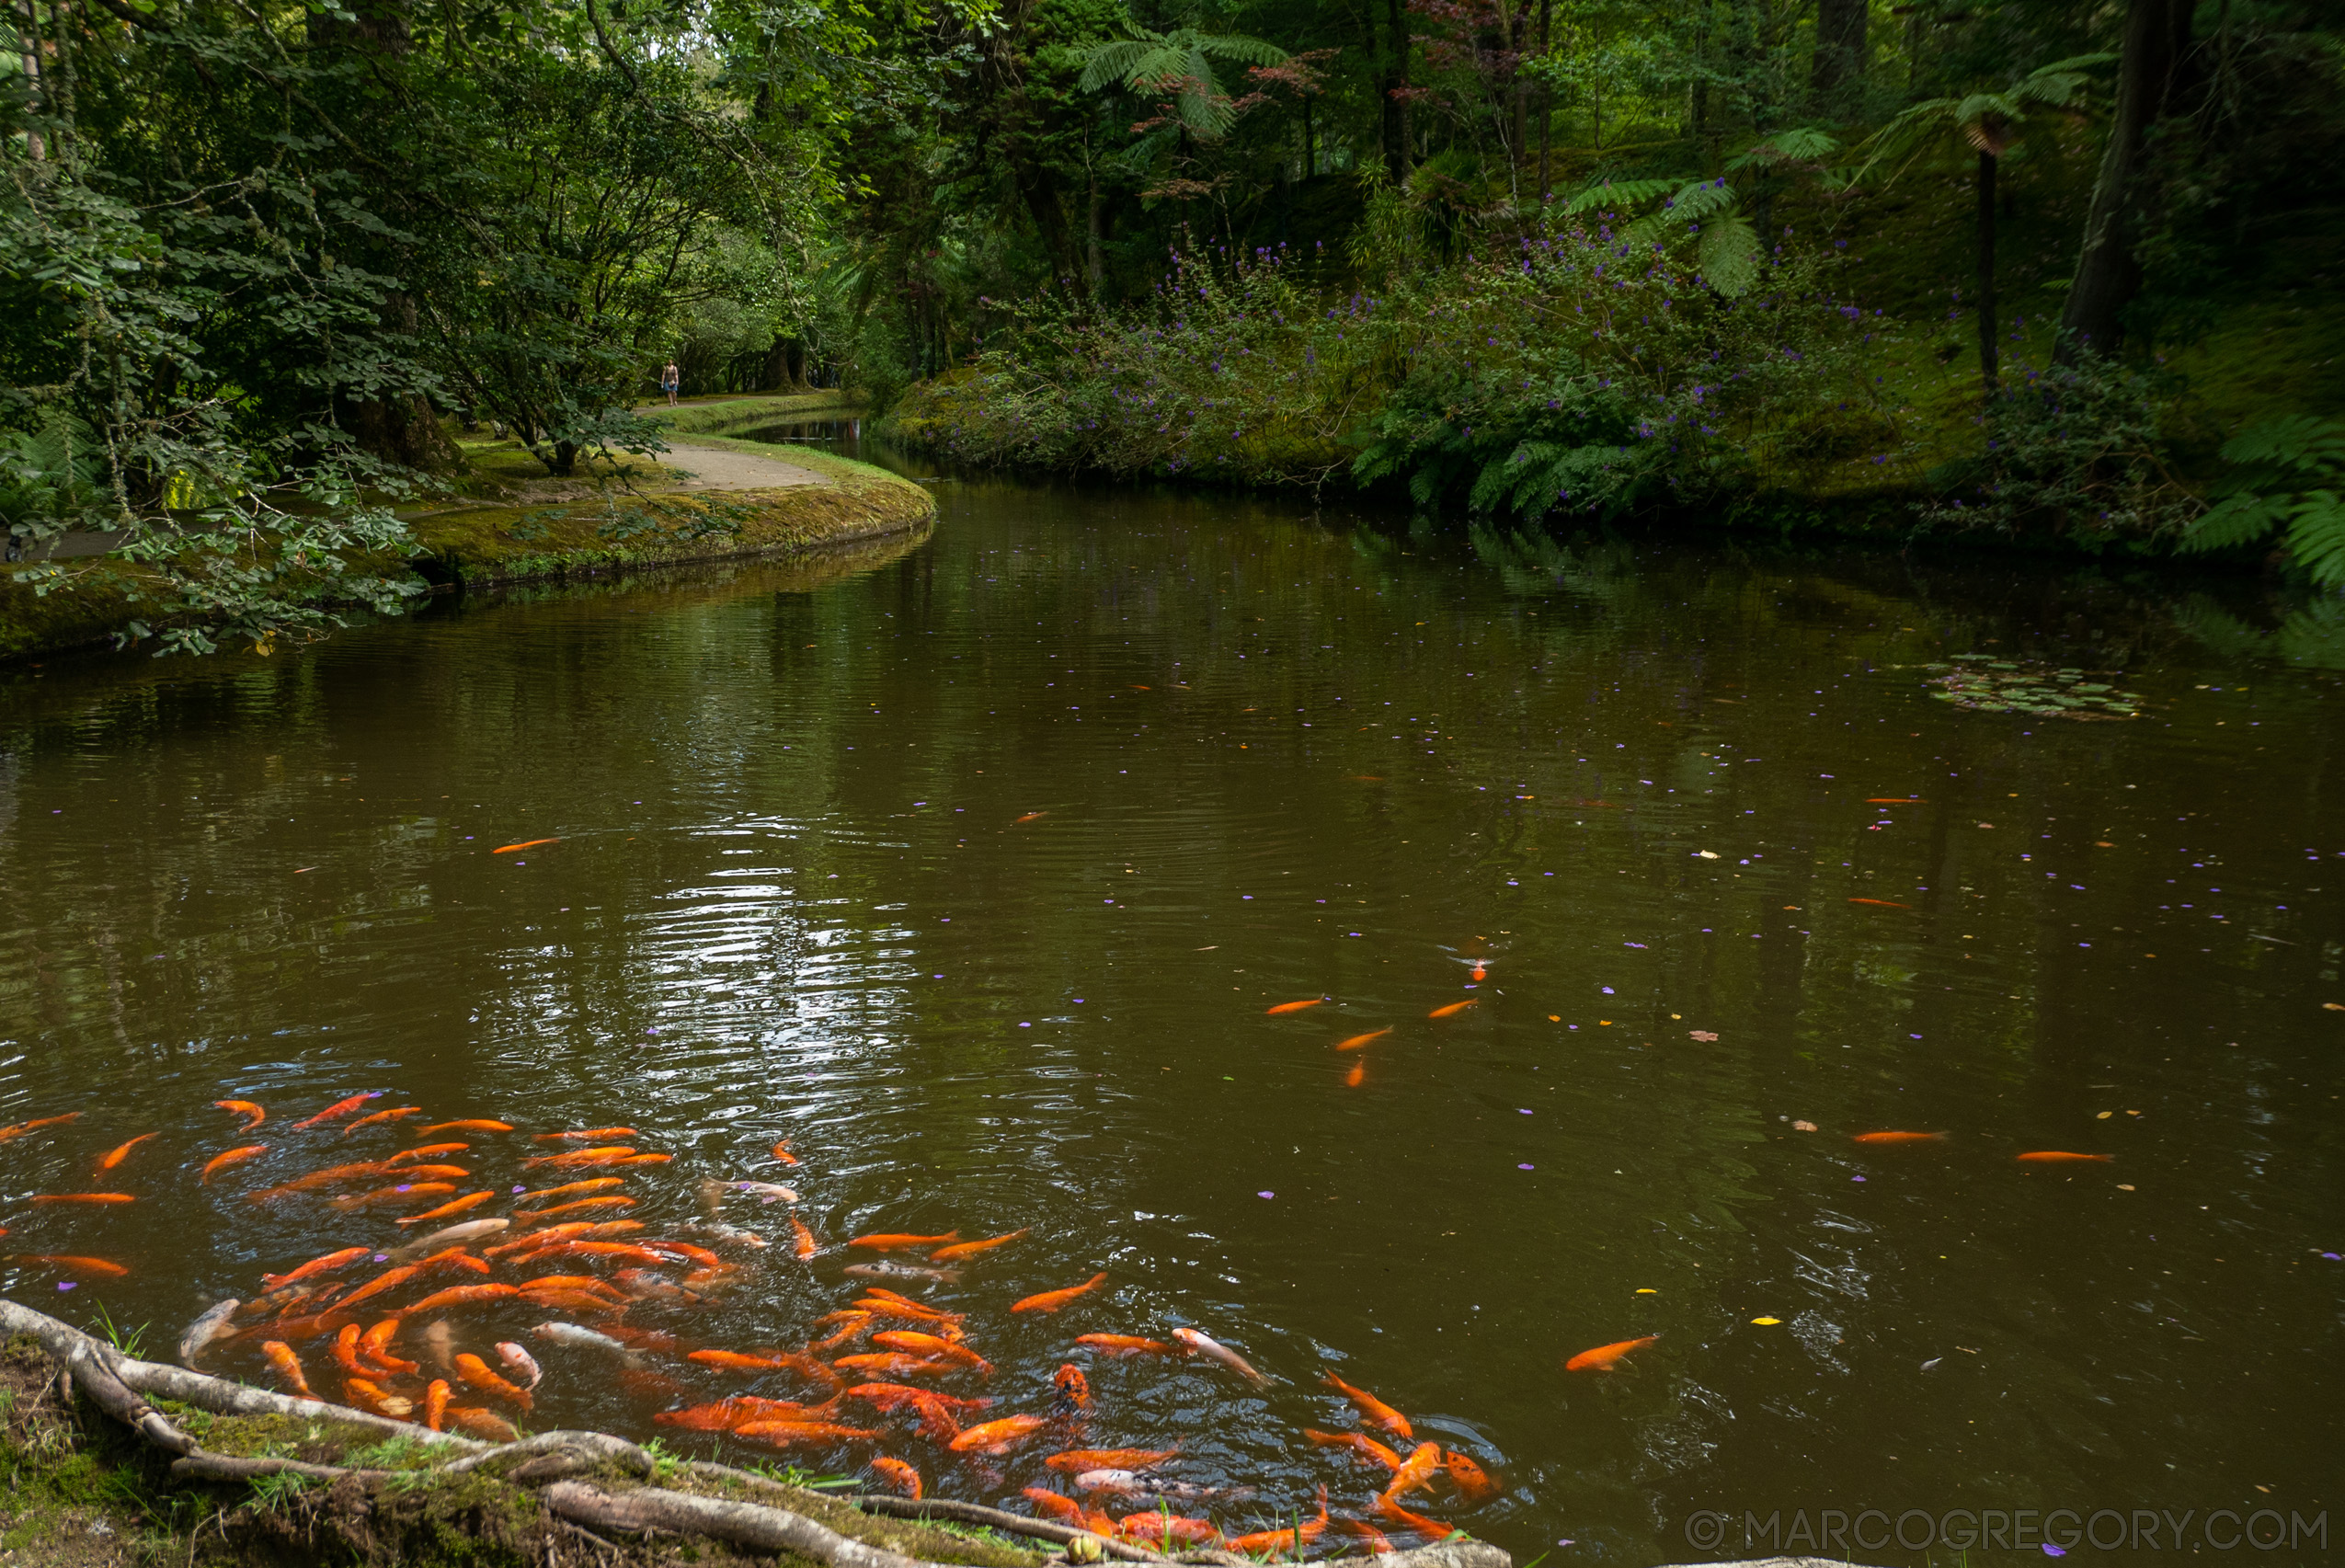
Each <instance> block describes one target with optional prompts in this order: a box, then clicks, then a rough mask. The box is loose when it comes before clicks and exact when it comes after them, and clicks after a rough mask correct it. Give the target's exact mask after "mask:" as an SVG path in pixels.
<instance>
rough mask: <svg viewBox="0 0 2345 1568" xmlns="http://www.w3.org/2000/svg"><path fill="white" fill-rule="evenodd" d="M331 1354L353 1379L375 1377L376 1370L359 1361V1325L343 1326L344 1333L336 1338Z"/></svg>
mask: <svg viewBox="0 0 2345 1568" xmlns="http://www.w3.org/2000/svg"><path fill="white" fill-rule="evenodd" d="M329 1354H331V1355H332V1356H333V1357H334V1363H335V1365H336V1366H337V1367H339V1368H342V1370H343V1371H345V1372H348V1373H349V1375H350V1376H351V1377H353V1378H366V1377H372V1375H373V1372H374V1368H372V1367H369V1366H368V1365H367V1364H366V1363H365V1362H363V1361H361V1360H360V1359H359V1325H358V1324H356V1323H344V1324H343V1325H342V1332H341V1333H337V1334H336V1335H335V1336H334V1346H333V1349H332V1351H331V1352H330V1353H329Z"/></svg>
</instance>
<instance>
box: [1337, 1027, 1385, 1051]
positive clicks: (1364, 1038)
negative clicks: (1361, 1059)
mask: <svg viewBox="0 0 2345 1568" xmlns="http://www.w3.org/2000/svg"><path fill="white" fill-rule="evenodd" d="M1390 1033H1392V1029H1391V1026H1390V1024H1388V1025H1386V1026H1385V1027H1384V1028H1381V1029H1370V1030H1369V1031H1368V1032H1367V1034H1365V1035H1355V1036H1352V1037H1351V1038H1350V1039H1348V1040H1338V1041H1336V1042H1335V1048H1336V1049H1337V1050H1339V1051H1356V1050H1358V1049H1359V1048H1360V1047H1362V1046H1365V1045H1367V1043H1368V1042H1369V1041H1370V1040H1380V1039H1382V1038H1384V1036H1387V1035H1390Z"/></svg>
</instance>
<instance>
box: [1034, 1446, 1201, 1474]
mask: <svg viewBox="0 0 2345 1568" xmlns="http://www.w3.org/2000/svg"><path fill="white" fill-rule="evenodd" d="M1180 1451H1181V1450H1180V1449H1179V1448H1177V1447H1176V1448H1068V1449H1066V1450H1064V1451H1062V1452H1060V1453H1056V1454H1053V1455H1051V1456H1050V1457H1049V1458H1048V1459H1045V1460H1043V1461H1042V1462H1043V1463H1044V1464H1046V1465H1048V1466H1049V1467H1050V1468H1051V1469H1052V1470H1055V1471H1060V1472H1061V1473H1063V1474H1067V1475H1081V1473H1082V1472H1083V1471H1087V1470H1148V1469H1150V1467H1152V1466H1155V1465H1161V1464H1162V1463H1163V1462H1164V1461H1165V1460H1167V1459H1172V1458H1173V1457H1174V1456H1176V1455H1177V1454H1179V1453H1180Z"/></svg>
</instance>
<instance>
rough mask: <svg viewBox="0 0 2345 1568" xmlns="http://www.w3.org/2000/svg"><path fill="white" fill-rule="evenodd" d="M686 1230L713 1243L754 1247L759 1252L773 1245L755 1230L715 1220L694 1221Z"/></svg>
mask: <svg viewBox="0 0 2345 1568" xmlns="http://www.w3.org/2000/svg"><path fill="white" fill-rule="evenodd" d="M684 1229H685V1230H690V1231H691V1232H692V1234H693V1235H695V1236H706V1237H708V1238H709V1239H710V1240H712V1241H717V1242H724V1243H726V1245H727V1246H734V1247H754V1248H756V1249H757V1250H758V1251H759V1252H763V1251H765V1249H766V1248H768V1247H770V1246H772V1242H768V1241H767V1240H766V1239H765V1238H764V1237H762V1236H761V1235H759V1234H758V1233H757V1232H756V1231H754V1230H742V1229H741V1228H740V1227H739V1226H738V1225H722V1224H719V1223H717V1222H716V1221H715V1220H714V1219H695V1220H692V1221H690V1222H689V1223H687V1224H686V1225H685V1226H684Z"/></svg>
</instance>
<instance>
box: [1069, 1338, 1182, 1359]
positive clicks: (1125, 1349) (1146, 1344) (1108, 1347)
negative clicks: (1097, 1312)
mask: <svg viewBox="0 0 2345 1568" xmlns="http://www.w3.org/2000/svg"><path fill="white" fill-rule="evenodd" d="M1075 1343H1076V1344H1077V1345H1081V1346H1083V1347H1084V1348H1085V1349H1087V1350H1095V1351H1097V1352H1099V1353H1100V1354H1101V1355H1102V1356H1178V1355H1180V1354H1181V1347H1180V1346H1179V1345H1167V1344H1165V1343H1164V1342H1163V1341H1162V1340H1161V1339H1142V1338H1141V1337H1140V1336H1139V1335H1138V1334H1136V1333H1079V1334H1077V1335H1076V1336H1075Z"/></svg>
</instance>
